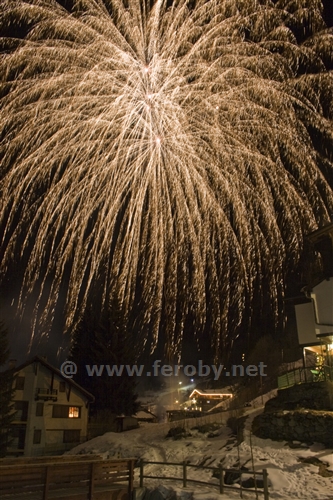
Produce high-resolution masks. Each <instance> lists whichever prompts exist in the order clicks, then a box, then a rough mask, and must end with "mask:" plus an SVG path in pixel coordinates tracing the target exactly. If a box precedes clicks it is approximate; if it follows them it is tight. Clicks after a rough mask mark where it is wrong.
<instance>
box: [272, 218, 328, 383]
mask: <svg viewBox="0 0 333 500" xmlns="http://www.w3.org/2000/svg"><path fill="white" fill-rule="evenodd" d="M307 240H308V242H309V243H310V244H311V246H312V248H313V252H314V253H315V254H317V255H319V256H320V261H321V266H320V267H318V265H317V264H315V261H314V262H313V263H311V264H310V265H309V271H308V279H307V281H308V284H307V285H306V286H305V287H303V289H302V291H303V294H304V295H303V298H301V299H298V300H297V303H295V314H296V324H297V334H298V342H299V345H300V346H301V347H302V348H303V368H302V369H299V370H293V371H291V372H288V373H286V374H284V375H282V376H280V377H279V379H278V386H279V388H283V387H288V386H292V385H295V384H298V383H304V382H323V381H333V223H331V224H328V225H326V226H325V227H323V228H320V229H318V230H316V231H314V232H313V233H311V234H309V235H308V236H307Z"/></svg>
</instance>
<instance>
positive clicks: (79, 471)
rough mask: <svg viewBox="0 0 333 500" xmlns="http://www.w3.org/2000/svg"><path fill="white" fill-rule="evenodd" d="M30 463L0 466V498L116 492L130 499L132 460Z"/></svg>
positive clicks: (33, 499) (42, 499)
mask: <svg viewBox="0 0 333 500" xmlns="http://www.w3.org/2000/svg"><path fill="white" fill-rule="evenodd" d="M21 460H22V459H21ZM30 460H32V462H31V463H25V462H24V459H23V460H22V461H21V462H17V464H16V465H13V464H10V463H8V462H7V463H6V461H3V462H1V463H0V498H1V499H8V500H25V499H27V500H28V499H29V500H30V499H31V500H37V499H38V500H50V499H53V498H57V499H63V500H71V499H72V498H74V497H75V498H76V496H78V495H79V496H80V498H83V497H84V498H87V499H88V500H93V499H94V498H95V497H94V495H97V494H99V493H102V492H109V491H115V490H117V491H119V492H122V494H125V495H127V498H128V499H131V498H132V493H133V480H134V463H135V459H123V460H94V459H81V460H78V459H77V457H76V460H75V461H74V460H70V459H68V460H66V458H64V459H63V460H56V459H54V457H48V459H47V461H46V459H44V461H43V462H41V460H35V461H33V459H30ZM122 498H123V497H122Z"/></svg>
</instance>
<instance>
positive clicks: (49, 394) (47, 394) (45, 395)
mask: <svg viewBox="0 0 333 500" xmlns="http://www.w3.org/2000/svg"><path fill="white" fill-rule="evenodd" d="M38 399H44V400H48V399H51V400H52V401H57V399H58V391H57V390H56V389H41V388H38V389H36V394H35V401H38Z"/></svg>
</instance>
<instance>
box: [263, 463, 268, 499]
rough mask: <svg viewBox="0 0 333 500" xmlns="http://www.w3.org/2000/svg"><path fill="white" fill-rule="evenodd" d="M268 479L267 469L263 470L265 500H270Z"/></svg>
mask: <svg viewBox="0 0 333 500" xmlns="http://www.w3.org/2000/svg"><path fill="white" fill-rule="evenodd" d="M267 477H268V474H267V469H263V471H262V478H263V482H264V499H265V500H269V493H268V481H267Z"/></svg>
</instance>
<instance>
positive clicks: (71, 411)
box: [52, 405, 81, 418]
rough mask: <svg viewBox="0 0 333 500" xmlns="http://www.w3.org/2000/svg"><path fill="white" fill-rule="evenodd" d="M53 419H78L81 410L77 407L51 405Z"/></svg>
mask: <svg viewBox="0 0 333 500" xmlns="http://www.w3.org/2000/svg"><path fill="white" fill-rule="evenodd" d="M52 417H53V418H80V417H81V408H80V407H79V406H67V405H53V410H52Z"/></svg>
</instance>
